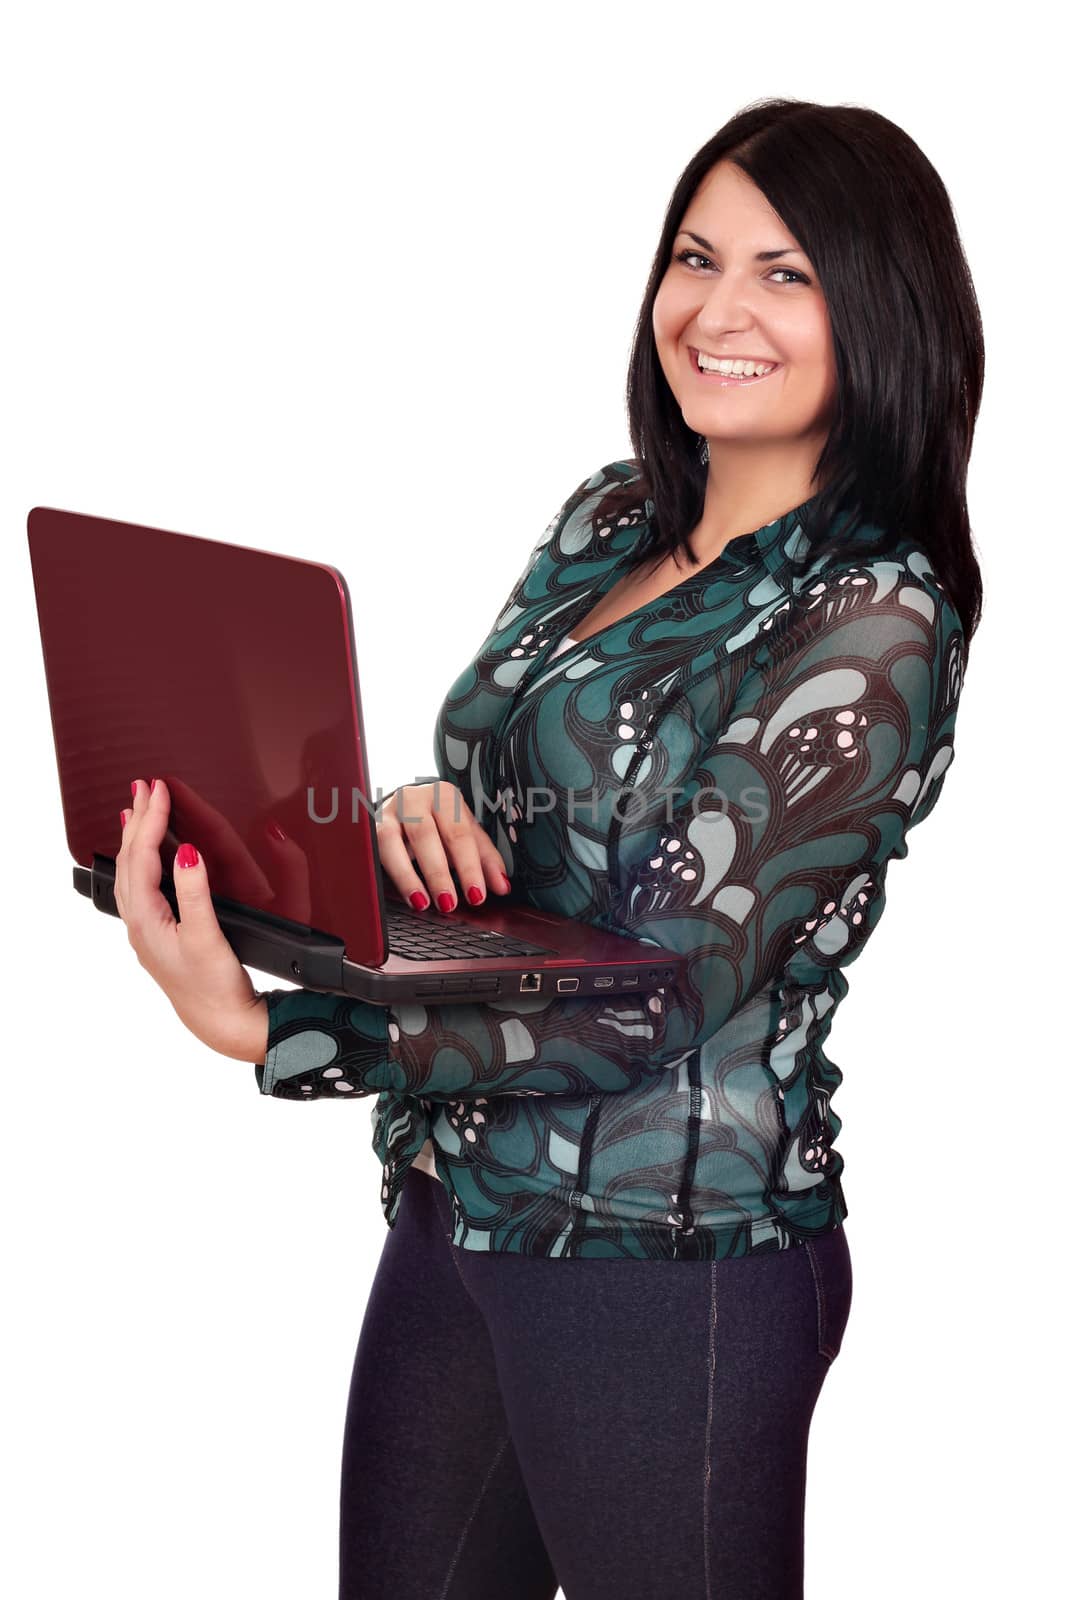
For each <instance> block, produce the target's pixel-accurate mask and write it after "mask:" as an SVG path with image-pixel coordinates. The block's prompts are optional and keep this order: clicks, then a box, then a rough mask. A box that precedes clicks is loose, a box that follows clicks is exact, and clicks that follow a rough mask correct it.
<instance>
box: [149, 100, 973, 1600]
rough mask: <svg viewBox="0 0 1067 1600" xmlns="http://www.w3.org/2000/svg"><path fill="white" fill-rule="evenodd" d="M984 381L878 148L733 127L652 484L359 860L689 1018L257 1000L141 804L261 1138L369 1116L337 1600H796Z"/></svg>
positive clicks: (699, 206)
mask: <svg viewBox="0 0 1067 1600" xmlns="http://www.w3.org/2000/svg"><path fill="white" fill-rule="evenodd" d="M982 374H983V345H982V336H981V324H980V319H979V315H978V310H977V306H976V304H975V299H974V294H973V289H972V286H971V281H970V276H969V273H968V270H967V265H966V262H965V259H964V256H963V252H962V248H961V246H960V243H959V240H958V237H957V234H956V230H955V226H954V222H953V217H952V211H951V206H950V203H949V200H948V197H947V195H946V193H945V190H944V188H943V186H942V184H941V182H940V180H939V179H938V177H937V175H936V173H935V172H934V171H933V170H932V168H931V167H930V165H929V163H928V162H927V160H926V159H925V157H924V156H923V155H922V153H921V152H920V151H919V150H918V149H917V148H916V146H915V145H914V144H913V143H912V141H911V140H910V139H909V138H908V137H907V136H906V135H905V134H904V133H902V132H901V130H900V129H898V128H896V127H895V126H894V125H893V124H892V123H890V122H888V121H886V120H885V119H884V118H882V117H880V116H878V115H876V114H875V113H874V112H871V111H868V110H864V109H862V108H856V107H827V106H819V105H812V104H808V103H802V102H795V101H788V100H771V101H764V102H758V103H756V104H755V105H754V106H751V107H748V108H746V109H745V110H743V111H742V112H740V113H739V114H738V115H737V116H736V117H734V118H733V119H732V120H731V121H730V122H729V123H728V124H727V125H726V126H725V127H724V128H723V129H722V130H721V131H720V132H719V133H718V134H717V135H716V136H715V138H713V139H712V140H711V141H710V142H709V143H708V144H707V145H706V146H705V147H704V148H703V149H702V150H701V151H699V152H698V154H697V155H696V156H695V157H694V158H693V160H692V161H691V162H690V164H689V166H688V167H687V168H686V170H685V172H684V173H683V174H682V176H681V178H680V179H679V182H678V184H677V186H676V189H675V192H674V195H673V196H672V199H671V202H670V205H669V207H668V210H667V215H666V219H665V223H664V228H663V233H662V236H661V239H660V242H659V246H658V249H657V252H656V259H655V263H654V265H653V269H652V273H651V276H650V279H649V284H648V289H647V292H646V295H645V300H644V304H643V306H642V309H641V314H640V319H639V323H638V328H637V334H636V339H635V344H634V348H633V355H632V360H631V367H630V375H629V407H630V424H631V435H632V442H633V445H634V450H635V456H634V458H633V459H632V460H627V461H621V462H614V463H610V464H609V465H607V466H606V467H603V468H602V469H600V470H599V471H597V472H595V473H593V474H592V476H591V477H589V478H588V479H586V480H585V481H584V482H583V483H582V484H581V485H579V487H578V489H577V490H576V491H575V492H574V494H572V495H571V496H570V497H569V498H568V500H567V502H566V503H565V504H564V506H563V507H562V508H561V510H560V512H559V513H558V514H557V516H556V517H555V518H554V519H553V521H552V522H551V523H550V525H549V527H548V528H547V530H546V531H545V533H544V535H543V536H542V537H541V539H540V540H539V541H538V543H537V545H536V546H535V548H534V550H533V552H532V554H531V557H530V559H529V561H528V563H527V565H526V569H525V571H524V572H523V574H522V577H521V578H520V579H519V581H518V583H517V584H516V586H515V588H514V589H513V591H512V593H511V595H510V596H509V598H508V600H507V603H506V605H505V606H504V609H503V611H502V612H501V614H500V615H499V617H498V618H497V619H496V621H495V623H494V625H493V627H492V629H491V631H490V634H489V636H488V637H487V639H486V641H485V643H484V644H483V645H482V647H481V649H480V650H479V652H478V654H477V656H476V658H475V660H474V661H473V663H471V665H470V666H469V667H468V668H466V669H465V670H464V672H463V673H462V674H461V675H460V677H459V678H458V679H457V681H456V683H455V684H454V685H453V687H452V689H451V691H450V693H449V695H448V696H447V698H446V700H445V702H444V705H443V706H442V708H441V712H440V715H439V718H438V723H437V729H436V756H437V764H438V773H439V775H440V777H441V779H443V780H446V781H444V782H442V783H441V784H440V785H438V786H437V792H436V793H435V789H434V786H432V785H416V786H407V787H405V788H404V789H402V790H400V791H398V792H396V793H394V795H393V796H392V797H390V799H389V800H388V801H387V803H386V804H385V806H384V808H383V812H382V815H381V818H380V821H379V824H378V829H379V846H380V853H381V858H382V865H383V868H384V870H386V871H387V872H388V873H389V875H390V877H391V878H392V879H393V881H394V882H395V883H396V884H397V886H398V887H399V888H400V889H401V890H402V891H403V892H404V893H405V894H408V895H410V896H411V897H412V903H413V904H414V905H416V907H418V906H420V905H425V904H428V896H427V893H426V891H427V890H428V891H429V893H430V894H432V895H433V896H434V897H435V899H436V900H437V902H438V907H439V911H440V912H442V913H443V914H445V915H447V914H448V909H449V899H448V898H442V897H454V896H455V894H456V893H457V892H462V893H464V894H465V895H466V897H467V900H468V903H470V904H472V905H474V904H478V903H480V902H481V901H482V900H484V897H485V892H486V890H488V891H490V892H491V893H493V894H497V895H506V894H508V893H509V892H510V889H511V881H513V882H514V885H515V888H516V889H517V890H518V891H519V893H520V894H521V897H522V899H523V900H524V901H527V902H529V903H531V904H533V905H535V906H539V907H543V908H546V909H550V910H552V911H556V912H562V913H564V914H566V915H569V916H572V917H574V918H576V919H579V920H583V921H586V922H589V923H591V924H594V925H596V926H599V927H606V928H612V929H615V930H616V931H619V932H624V933H629V934H631V935H633V936H634V937H638V938H643V939H645V940H649V941H651V942H653V943H656V944H661V945H663V946H664V948H665V949H669V950H670V951H671V952H672V953H677V954H678V955H680V956H681V957H683V958H684V959H683V962H682V968H683V971H682V977H681V980H680V981H678V982H676V984H675V985H674V986H672V987H671V988H670V989H669V990H668V989H667V988H666V987H664V988H662V989H660V990H659V991H658V992H656V993H654V994H653V995H652V996H651V997H649V998H647V999H639V998H638V997H637V996H632V997H626V996H619V997H610V996H609V997H600V996H590V997H588V998H577V997H575V998H559V997H553V996H551V995H539V996H531V997H529V998H528V999H523V1000H522V1001H509V1002H506V1003H505V1002H496V1003H461V1004H455V1005H446V1006H426V1007H421V1006H402V1007H397V1008H395V1009H391V1010H387V1009H385V1008H376V1007H373V1006H370V1005H366V1004H363V1003H361V1002H353V1001H352V1000H350V999H347V998H345V997H341V996H331V995H322V994H318V993H311V992H307V991H304V990H299V989H298V990H274V991H271V992H270V993H268V994H267V995H266V996H259V995H257V994H256V993H255V991H254V990H253V989H252V986H251V984H250V982H249V980H248V976H247V974H246V973H245V971H244V969H243V968H242V967H241V966H240V963H239V962H238V961H237V960H236V957H235V956H234V955H233V952H232V950H231V949H230V947H229V945H228V943H227V942H226V940H225V939H224V937H223V936H222V934H221V931H220V930H219V928H218V924H217V922H216V920H215V916H214V912H213V909H212V907H211V902H210V897H209V885H208V877H207V871H206V868H205V866H204V863H203V862H202V861H200V860H199V859H198V858H197V856H196V852H195V849H190V847H188V846H183V849H182V851H181V852H179V856H178V858H177V860H178V864H179V866H184V865H185V862H186V861H188V862H191V863H192V864H191V865H189V866H185V869H184V870H180V871H176V872H175V878H176V880H177V893H178V899H179V905H180V912H181V928H182V938H181V940H179V939H178V938H177V937H176V928H175V925H174V924H173V921H170V922H168V921H167V918H166V916H164V915H163V914H162V911H161V910H160V908H159V907H157V905H156V893H157V891H156V888H155V886H156V884H158V881H159V870H160V862H159V854H158V851H159V844H160V841H161V840H162V838H163V835H164V832H165V829H166V824H167V816H168V813H169V801H168V796H167V792H166V785H165V784H163V783H162V782H159V783H157V784H155V785H154V787H153V789H152V790H151V792H150V791H149V788H148V786H147V784H145V783H144V782H143V781H138V782H137V783H136V784H135V786H134V788H135V798H134V805H133V807H132V810H130V811H127V812H124V813H123V818H124V822H127V821H128V826H126V828H125V833H124V837H123V843H122V848H121V851H120V853H119V858H118V871H117V899H118V902H119V906H120V909H121V911H122V915H123V917H124V918H125V919H126V921H127V923H128V924H129V929H130V937H131V942H132V943H134V945H135V948H136V949H137V951H138V955H139V958H140V959H141V961H142V963H143V964H144V965H145V966H146V967H147V969H148V970H149V971H150V972H151V973H152V975H153V976H154V977H155V978H156V980H157V981H158V982H160V983H161V985H162V986H163V987H164V988H165V990H166V992H167V993H168V995H169V997H170V998H171V1000H172V1003H173V1004H174V1005H175V1007H176V1009H177V1010H178V1013H179V1015H180V1016H181V1017H182V1019H183V1021H185V1022H186V1023H187V1025H188V1026H189V1027H190V1028H191V1029H192V1031H193V1032H194V1033H195V1034H196V1035H197V1036H198V1037H199V1038H201V1039H203V1040H205V1041H206V1042H207V1043H209V1044H210V1045H212V1046H213V1048H215V1049H217V1050H220V1051H221V1052H222V1053H223V1054H227V1055H231V1056H233V1057H235V1058H236V1059H239V1060H247V1061H254V1062H255V1063H256V1075H257V1079H258V1082H259V1086H260V1089H261V1090H262V1092H263V1093H267V1094H273V1095H276V1096H279V1097H283V1098H296V1099H313V1098H318V1097H321V1096H324V1095H334V1096H339V1097H341V1098H345V1097H347V1098H358V1097H360V1096H361V1095H367V1094H371V1093H375V1092H377V1093H378V1100H377V1104H376V1106H375V1108H374V1110H375V1117H374V1141H375V1149H376V1150H377V1152H378V1154H379V1155H380V1157H381V1159H382V1163H383V1172H384V1187H383V1192H382V1199H383V1204H384V1208H385V1214H386V1219H387V1222H388V1224H389V1232H388V1234H387V1237H386V1239H385V1243H384V1247H383V1251H382V1256H381V1261H380V1264H379V1267H378V1271H377V1275H376V1277H375V1280H374V1285H373V1288H372V1292H371V1296H370V1300H369V1303H368V1306H367V1311H366V1317H365V1321H364V1326H363V1330H362V1333H361V1337H360V1342H359V1349H358V1351H357V1356H356V1362H355V1368H354V1371H353V1376H352V1388H351V1395H350V1404H349V1411H348V1417H347V1423H346V1430H345V1444H344V1458H343V1480H342V1486H341V1594H342V1596H343V1597H353V1596H360V1597H361V1600H367V1597H371V1596H374V1597H377V1596H386V1595H388V1596H391V1597H399V1596H403V1597H405V1600H418V1597H422V1596H426V1597H429V1596H447V1597H448V1600H476V1597H485V1600H490V1597H491V1600H498V1597H503V1596H507V1597H511V1600H527V1597H528V1600H550V1597H551V1596H553V1595H554V1594H555V1593H556V1589H557V1585H562V1587H563V1590H564V1593H565V1595H566V1597H567V1600H602V1597H603V1600H607V1597H611V1600H628V1597H634V1600H636V1597H640V1600H653V1597H657V1596H663V1597H670V1600H680V1597H682V1596H686V1597H688V1596H696V1595H714V1596H715V1597H716V1600H742V1597H743V1600H772V1597H773V1600H787V1597H790V1600H791V1597H795V1596H800V1595H801V1594H802V1591H803V1510H804V1495H805V1465H806V1449H807V1437H808V1428H809V1424H810V1419H811V1416H812V1413H813V1409H814V1406H815V1402H816V1400H817V1397H818V1394H819V1392H820V1389H821V1386H822V1383H823V1380H824V1379H825V1376H826V1373H827V1371H828V1370H829V1366H830V1364H831V1363H832V1361H833V1360H834V1358H835V1356H836V1354H837V1351H838V1349H839V1347H840V1342H841V1338H842V1334H843V1332H844V1328H845V1324H846V1322H847V1318H848V1312H849V1305H850V1299H851V1267H850V1259H849V1252H848V1245H847V1242H846V1239H845V1233H844V1228H843V1225H842V1224H843V1219H844V1218H845V1216H846V1215H847V1208H846V1205H845V1201H844V1198H843V1194H842V1190H841V1184H840V1175H841V1170H842V1166H843V1162H842V1159H841V1156H840V1154H839V1153H838V1152H837V1150H836V1149H835V1148H834V1139H835V1137H836V1135H837V1133H838V1131H839V1128H840V1119H839V1118H838V1117H837V1116H836V1115H835V1114H834V1112H833V1111H832V1110H831V1108H830V1100H831V1096H832V1094H833V1091H834V1089H835V1088H836V1086H837V1084H838V1083H839V1082H840V1077H841V1074H840V1072H839V1071H838V1069H837V1067H836V1066H835V1065H834V1064H833V1062H831V1061H830V1060H829V1059H828V1057H827V1056H826V1054H825V1049H824V1047H825V1043H826V1039H827V1036H828V1034H829V1029H830V1023H831V1020H832V1016H833V1013H834V1011H835V1009H836V1007H837V1005H838V1003H839V1002H840V1000H841V999H842V998H843V996H844V995H845V993H846V991H847V987H848V985H847V981H846V979H845V977H844V975H843V968H844V967H845V966H846V965H847V964H848V963H849V962H851V961H853V960H855V958H856V956H857V955H858V954H859V952H860V951H861V950H862V949H863V948H864V946H865V944H866V941H867V939H868V938H869V936H870V934H871V932H872V931H873V928H874V926H875V924H876V922H877V921H878V919H879V917H880V916H881V914H882V911H883V909H884V904H885V878H886V871H887V867H888V863H889V861H890V860H891V859H893V858H895V857H899V858H903V857H904V856H905V855H906V854H907V844H906V839H905V836H906V834H907V832H908V829H909V828H911V827H913V826H915V825H916V824H917V823H918V822H921V821H922V820H923V818H924V817H925V816H927V815H928V814H929V812H930V811H931V810H932V808H933V806H934V804H935V803H936V801H937V799H938V797H939V795H940V791H941V787H942V784H943V781H944V775H945V772H946V770H947V768H948V766H949V764H950V762H951V760H952V757H953V732H954V726H955V718H956V709H957V704H958V697H959V691H960V685H961V682H962V677H963V671H964V667H965V664H966V657H967V650H968V646H969V643H970V639H971V637H972V635H973V632H974V629H975V627H976V625H977V621H978V617H979V614H980V603H981V580H980V576H979V572H978V567H977V563H976V560H975V557H974V553H973V551H972V548H971V543H970V532H969V523H968V517H967V509H966V496H965V477H966V465H967V461H968V458H969V455H970V448H971V441H972V436H973V430H974V423H975V417H976V414H977V410H978V404H979V400H980V396H981V387H982ZM486 806H488V807H489V808H490V810H489V815H488V816H486V814H485V808H486ZM483 817H484V818H485V821H484V822H483V821H482V820H481V819H482V818H483ZM486 823H488V826H486V825H485V824H486ZM451 903H452V904H454V903H455V901H454V898H453V899H452V901H451ZM401 1194H404V1195H405V1196H406V1198H405V1199H404V1201H403V1204H401V1203H400V1197H401ZM857 1576H858V1575H857Z"/></svg>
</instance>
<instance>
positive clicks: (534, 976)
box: [519, 972, 541, 994]
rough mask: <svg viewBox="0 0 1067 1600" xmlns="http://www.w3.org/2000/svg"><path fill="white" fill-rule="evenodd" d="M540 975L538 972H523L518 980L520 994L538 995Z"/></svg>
mask: <svg viewBox="0 0 1067 1600" xmlns="http://www.w3.org/2000/svg"><path fill="white" fill-rule="evenodd" d="M540 992H541V974H540V973H539V972H524V973H523V975H522V977H521V978H520V979H519V993H520V994H540Z"/></svg>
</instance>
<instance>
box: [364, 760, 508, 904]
mask: <svg viewBox="0 0 1067 1600" xmlns="http://www.w3.org/2000/svg"><path fill="white" fill-rule="evenodd" d="M377 828H378V855H379V858H380V860H381V863H382V870H383V871H385V872H387V873H388V874H389V876H390V878H391V879H392V880H393V882H394V884H395V885H396V887H397V889H398V890H399V891H400V893H401V894H402V895H403V896H404V898H405V900H407V901H408V903H409V904H411V905H413V906H414V907H415V909H416V910H418V911H422V910H425V908H426V906H427V905H429V904H430V900H429V898H427V891H429V895H430V896H432V898H433V903H434V904H435V905H436V906H437V908H438V910H440V911H454V910H455V908H456V905H457V904H458V900H457V898H456V882H453V878H452V872H451V870H450V865H451V867H452V868H454V869H455V874H456V880H457V882H458V885H459V888H460V890H461V891H462V893H463V895H464V898H465V899H466V902H467V904H468V905H472V906H477V905H481V904H482V902H483V901H484V900H485V891H486V886H487V885H488V887H489V888H490V889H492V891H493V893H494V894H509V893H510V892H511V884H510V883H509V882H508V880H507V876H506V874H505V872H504V858H503V856H502V855H501V854H500V851H499V850H498V849H497V848H496V846H495V845H494V843H493V841H492V840H491V839H490V837H489V835H488V834H487V833H486V831H485V829H484V828H483V827H482V825H481V823H479V822H478V821H476V819H475V816H474V813H473V811H472V810H471V809H470V807H469V806H468V804H467V802H466V800H465V799H464V798H463V795H462V794H461V792H460V791H459V789H457V788H456V786H455V784H453V783H449V782H448V781H447V779H445V778H439V779H438V780H437V782H436V783H407V784H404V785H402V787H401V788H399V789H397V791H396V793H395V794H391V795H390V796H389V798H388V799H387V800H386V801H384V802H383V804H382V814H381V816H380V818H379V819H378V824H377ZM416 869H417V870H416ZM420 873H421V877H420ZM413 895H414V896H415V897H416V898H415V899H414V900H413V899H412V896H413ZM420 896H421V897H422V898H420Z"/></svg>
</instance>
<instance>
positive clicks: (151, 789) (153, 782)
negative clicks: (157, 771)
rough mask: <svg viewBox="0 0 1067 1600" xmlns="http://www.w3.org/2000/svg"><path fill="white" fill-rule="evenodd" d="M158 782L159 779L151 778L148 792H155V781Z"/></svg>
mask: <svg viewBox="0 0 1067 1600" xmlns="http://www.w3.org/2000/svg"><path fill="white" fill-rule="evenodd" d="M158 782H159V779H158V778H153V779H152V782H151V783H150V784H149V786H148V792H149V794H155V792H156V784H157V783H158Z"/></svg>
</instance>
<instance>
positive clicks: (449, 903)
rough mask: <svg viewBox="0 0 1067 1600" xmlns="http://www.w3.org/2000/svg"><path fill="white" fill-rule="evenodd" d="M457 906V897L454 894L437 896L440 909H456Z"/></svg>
mask: <svg viewBox="0 0 1067 1600" xmlns="http://www.w3.org/2000/svg"><path fill="white" fill-rule="evenodd" d="M455 906H456V897H455V895H454V894H439V895H438V896H437V909H438V911H454V910H455Z"/></svg>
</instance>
